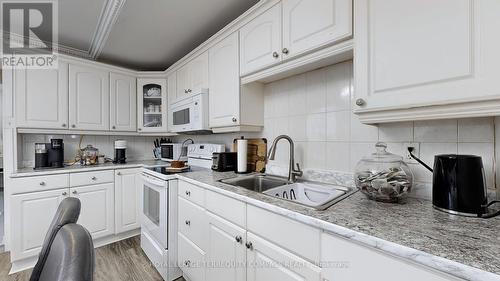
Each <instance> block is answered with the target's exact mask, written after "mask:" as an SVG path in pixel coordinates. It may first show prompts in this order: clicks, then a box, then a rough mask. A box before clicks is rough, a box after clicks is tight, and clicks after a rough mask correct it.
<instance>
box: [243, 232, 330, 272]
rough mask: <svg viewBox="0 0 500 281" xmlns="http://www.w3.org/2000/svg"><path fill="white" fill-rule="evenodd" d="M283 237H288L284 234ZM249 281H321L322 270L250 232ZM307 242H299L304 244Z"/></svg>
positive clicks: (248, 238) (248, 234)
mask: <svg viewBox="0 0 500 281" xmlns="http://www.w3.org/2000/svg"><path fill="white" fill-rule="evenodd" d="M282 235H287V234H286V233H283V234H282ZM247 240H248V242H247V243H248V246H250V247H249V251H248V252H247V259H248V267H247V280H248V281H266V280H280V281H299V280H310V281H319V280H320V277H321V274H320V273H321V269H320V268H319V267H317V266H316V265H314V264H312V263H310V262H308V261H306V260H304V259H302V258H300V257H298V256H296V255H294V254H292V253H290V252H288V251H287V250H285V249H283V248H281V247H279V246H277V245H276V244H273V243H271V242H269V241H266V240H265V239H263V238H261V237H259V236H257V235H255V234H253V233H251V232H248V233H247ZM304 242H305V241H297V243H304Z"/></svg>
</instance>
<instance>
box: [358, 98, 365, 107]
mask: <svg viewBox="0 0 500 281" xmlns="http://www.w3.org/2000/svg"><path fill="white" fill-rule="evenodd" d="M365 104H366V101H365V100H364V99H357V100H356V105H357V106H363V105H365Z"/></svg>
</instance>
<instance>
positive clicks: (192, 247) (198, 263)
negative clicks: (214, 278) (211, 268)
mask: <svg viewBox="0 0 500 281" xmlns="http://www.w3.org/2000/svg"><path fill="white" fill-rule="evenodd" d="M177 241H178V244H177V245H178V249H177V253H178V256H177V258H178V259H177V262H178V264H179V267H180V269H181V270H182V273H183V276H184V277H187V279H188V280H190V281H205V277H206V275H205V274H206V270H205V269H206V265H205V252H204V251H203V250H201V249H200V248H198V246H196V244H194V243H193V242H192V241H191V240H189V239H188V238H187V237H186V236H184V235H182V234H181V233H178V240H177Z"/></svg>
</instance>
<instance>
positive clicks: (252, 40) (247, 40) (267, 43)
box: [240, 3, 281, 75]
mask: <svg viewBox="0 0 500 281" xmlns="http://www.w3.org/2000/svg"><path fill="white" fill-rule="evenodd" d="M280 61H281V3H278V4H276V5H275V6H273V7H272V8H270V9H269V10H267V11H266V12H264V13H263V14H261V15H259V16H258V17H256V18H255V19H253V20H252V21H250V22H249V23H248V24H246V25H245V26H244V27H242V28H241V29H240V65H241V70H240V71H241V75H245V74H249V73H251V72H255V71H257V70H259V69H262V68H264V67H268V66H271V65H274V64H276V63H279V62H280Z"/></svg>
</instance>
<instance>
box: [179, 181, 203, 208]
mask: <svg viewBox="0 0 500 281" xmlns="http://www.w3.org/2000/svg"><path fill="white" fill-rule="evenodd" d="M179 196H181V197H182V198H185V199H187V200H189V201H191V202H193V203H196V204H198V205H200V206H203V207H204V206H205V189H203V188H201V187H199V186H196V185H194V184H191V183H188V182H185V181H179Z"/></svg>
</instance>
